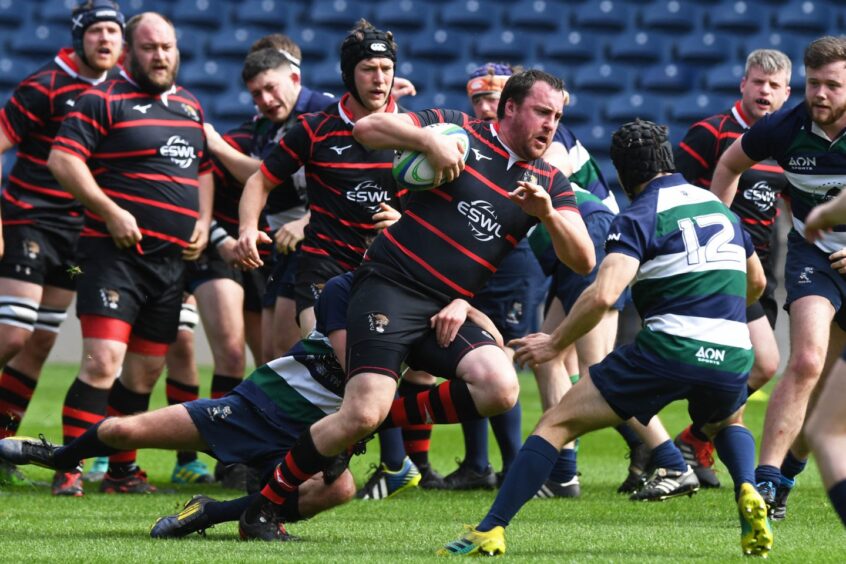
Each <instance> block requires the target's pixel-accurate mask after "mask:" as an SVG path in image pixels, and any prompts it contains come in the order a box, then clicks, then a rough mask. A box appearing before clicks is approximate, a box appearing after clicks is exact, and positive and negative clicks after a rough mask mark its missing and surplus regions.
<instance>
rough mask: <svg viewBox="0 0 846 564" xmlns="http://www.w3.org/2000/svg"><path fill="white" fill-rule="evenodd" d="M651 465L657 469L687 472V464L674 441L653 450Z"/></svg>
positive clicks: (667, 441)
mask: <svg viewBox="0 0 846 564" xmlns="http://www.w3.org/2000/svg"><path fill="white" fill-rule="evenodd" d="M651 463H652V465H653V466H654V467H655V468H666V469H668V470H675V471H677V472H684V471H685V470H687V462H685V461H684V456H682V453H681V451H680V450H679V449H678V447H676V445H674V444H673V441H671V440H669V439H667V440H666V441H664V442H663V443H661V444H660V445H658V446H657V447H655V448H654V449H652V460H651Z"/></svg>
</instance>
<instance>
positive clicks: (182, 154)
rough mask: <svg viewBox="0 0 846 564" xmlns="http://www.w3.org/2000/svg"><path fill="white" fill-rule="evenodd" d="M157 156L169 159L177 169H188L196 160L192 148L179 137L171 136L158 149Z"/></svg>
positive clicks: (195, 154)
mask: <svg viewBox="0 0 846 564" xmlns="http://www.w3.org/2000/svg"><path fill="white" fill-rule="evenodd" d="M159 154H161V156H163V157H169V158H170V160H171V161H173V163H174V164H175V165H176V166H178V167H179V168H188V167H189V166H191V163H193V162H194V159H196V158H197V153H196V152H194V147H193V146H191V145H189V144H188V141H186V140H185V139H183V138H182V137H180V136H179V135H172V136H171V137H170V139H168V140H167V143H165V144H164V145H162V146H161V147H160V148H159Z"/></svg>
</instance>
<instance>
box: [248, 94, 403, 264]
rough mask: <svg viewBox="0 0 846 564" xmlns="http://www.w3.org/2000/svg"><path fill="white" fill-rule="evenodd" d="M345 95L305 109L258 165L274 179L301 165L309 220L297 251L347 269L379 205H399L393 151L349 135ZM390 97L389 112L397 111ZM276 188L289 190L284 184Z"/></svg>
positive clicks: (364, 243) (369, 235)
mask: <svg viewBox="0 0 846 564" xmlns="http://www.w3.org/2000/svg"><path fill="white" fill-rule="evenodd" d="M348 99H349V94H345V95H344V97H343V98H341V100H340V101H339V102H337V103H335V104H332V105H330V106H328V107H327V108H326V109H325V110H323V111H322V112H315V113H312V114H304V115H302V116H300V118H299V122H298V123H297V124H296V125H294V126H293V127H291V129H290V130H288V132H287V133H285V135H284V137H282V139H281V140H280V141H279V144H278V145H277V146H276V147H275V148H274V149H273V151H272V152H271V153H270V154H269V155H268V156H267V158H266V159H265V160H264V161H263V162H262V164H261V171H262V173H263V174H264V175H265V176H266V177H267V178H268V179H269V180H270V182H272V183H273V184H276V185H279V184H282V183H283V181H285V180H286V179H287V178H288V177H290V176H291V175H292V174H293V173H294V172H296V171H297V169H299V168H300V167H301V166H304V167H305V176H306V193H307V195H308V202H309V209H310V210H311V219H310V220H309V224H308V226H307V227H306V230H305V239H304V240H303V243H302V247H301V248H302V251H303V252H304V253H310V254H312V255H317V256H323V257H327V258H330V259H332V260H334V261H335V262H336V263H337V264H339V265H340V266H341V267H343V268H345V269H346V270H353V269H354V268H356V267H357V266H358V265H359V263H360V262H361V259H362V257H363V256H364V251H365V250H366V249H367V247H368V246H369V245H370V242H371V241H372V240H373V238H374V237H375V236H376V230H375V228H374V224H373V214H374V213H376V212H377V211H379V204H380V203H382V202H385V203H388V204H390V205H391V206H393V207H394V208H397V209H399V206H398V202H397V191H396V184H395V182H394V179H393V176H392V175H391V168H392V163H393V158H394V152H393V151H391V150H384V149H383V150H375V151H374V150H370V149H367V148H366V147H364V146H362V145H361V144H359V143H358V142H357V141H356V140H355V139H353V137H352V128H353V125H354V122H353V120H352V117H351V115H352V114H351V112H350V111H349V110H347V108H346V106H347V100H348ZM396 108H397V106H396V103H395V102H394V101H393V99H392V100H391V102H390V106H389V108H388V111H396ZM278 189H287V190H293V189H294V188H293V187H292V186H290V185H289V184H288V185H285V186H281V187H279V188H278Z"/></svg>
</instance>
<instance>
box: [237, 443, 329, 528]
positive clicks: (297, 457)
mask: <svg viewBox="0 0 846 564" xmlns="http://www.w3.org/2000/svg"><path fill="white" fill-rule="evenodd" d="M333 458H334V457H330V456H323V455H322V454H320V453H319V452H318V451H317V447H316V446H314V441H313V440H312V438H311V429H309V430H308V431H306V432H305V433H304V434H302V435H300V438H299V439H298V440H297V443H296V444H295V445H294V446H293V447H292V448H291V450H289V451H288V453H287V454H286V455H285V458H283V459H282V462H280V463H279V464H278V465H277V466H276V469H275V470H274V471H273V476H272V477H271V478H270V479H269V480H268V481H267V485H266V486H265V487H264V488H263V489H262V490H261V495H262V497H263V498H264V499H265V500H267V501H270V502H271V503H274V504H276V505H281V506H284V505H285V504H286V503H288V502H290V501H291V500H293V499H296V497H295V494H296V493H297V488H299V487H300V484H302V483H303V482H305V481H306V480H308V479H309V478H311V477H312V476H313V475H315V474H317V473H318V472H320V471H321V470H323V469H324V468H325V467H326V466H327V465H328V464H329V463H330V462H331V461H332V460H333ZM257 505H259V504H255V505H254V506H252V507H251V509H258V507H256V506H257ZM250 517H251V516H248V519H250ZM250 520H252V519H250Z"/></svg>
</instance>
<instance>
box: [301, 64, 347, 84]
mask: <svg viewBox="0 0 846 564" xmlns="http://www.w3.org/2000/svg"><path fill="white" fill-rule="evenodd" d="M308 85H309V88H314V89H315V90H324V91H326V90H328V91H330V92H343V91H344V90H345V88H344V82H343V80H341V65H340V63H339V62H338V60H337V59H335V60H332V59H327V60H326V61H324V62H322V63H319V64H317V65H313V66H312V67H311V70H309V71H308Z"/></svg>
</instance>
